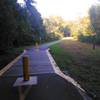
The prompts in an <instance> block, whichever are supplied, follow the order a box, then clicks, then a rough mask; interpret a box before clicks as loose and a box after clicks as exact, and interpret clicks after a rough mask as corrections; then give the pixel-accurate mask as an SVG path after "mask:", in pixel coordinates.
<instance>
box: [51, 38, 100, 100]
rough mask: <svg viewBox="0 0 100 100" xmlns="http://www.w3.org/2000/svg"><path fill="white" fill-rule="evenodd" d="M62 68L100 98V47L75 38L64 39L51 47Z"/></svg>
mask: <svg viewBox="0 0 100 100" xmlns="http://www.w3.org/2000/svg"><path fill="white" fill-rule="evenodd" d="M50 51H51V53H52V55H53V57H54V59H55V61H56V62H57V64H58V66H59V67H60V69H61V70H67V71H69V73H70V74H71V75H72V77H73V78H75V79H76V80H77V81H78V83H80V84H81V86H82V87H83V88H84V89H85V90H86V91H89V92H92V93H94V94H96V95H97V100H100V48H99V47H97V48H96V49H95V50H93V49H92V45H90V44H85V43H81V42H78V41H75V40H64V41H63V42H61V43H58V44H56V45H53V46H51V47H50Z"/></svg>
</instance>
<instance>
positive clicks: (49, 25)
mask: <svg viewBox="0 0 100 100" xmlns="http://www.w3.org/2000/svg"><path fill="white" fill-rule="evenodd" d="M44 26H45V28H46V31H47V37H48V38H55V39H56V38H62V37H64V36H67V34H68V35H70V29H69V27H68V26H67V25H65V21H64V20H63V19H62V18H61V17H59V16H50V17H49V18H44Z"/></svg>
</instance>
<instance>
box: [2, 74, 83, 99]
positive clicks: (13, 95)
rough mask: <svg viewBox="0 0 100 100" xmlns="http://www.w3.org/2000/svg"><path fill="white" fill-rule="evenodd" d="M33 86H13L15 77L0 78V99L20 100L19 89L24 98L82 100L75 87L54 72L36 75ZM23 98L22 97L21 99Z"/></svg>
mask: <svg viewBox="0 0 100 100" xmlns="http://www.w3.org/2000/svg"><path fill="white" fill-rule="evenodd" d="M37 77H38V84H37V85H34V86H24V87H13V86H12V85H13V84H14V82H15V80H16V77H3V78H0V80H1V81H0V94H2V95H0V99H1V100H13V99H14V100H20V99H19V98H20V92H19V89H22V91H23V92H24V93H25V92H27V91H28V93H27V94H26V96H25V95H24V96H25V97H26V99H25V100H83V99H82V97H81V96H80V94H79V93H78V91H77V90H76V89H75V87H74V86H73V85H72V84H70V83H68V82H67V81H66V80H64V79H63V78H61V77H59V76H58V75H56V74H42V75H37ZM22 100H23V99H22Z"/></svg>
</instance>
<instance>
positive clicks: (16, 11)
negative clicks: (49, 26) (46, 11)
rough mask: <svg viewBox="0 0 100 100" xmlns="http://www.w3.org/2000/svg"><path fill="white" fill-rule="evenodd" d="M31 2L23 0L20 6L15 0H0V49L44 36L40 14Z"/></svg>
mask: <svg viewBox="0 0 100 100" xmlns="http://www.w3.org/2000/svg"><path fill="white" fill-rule="evenodd" d="M33 3H35V2H34V0H25V4H24V5H23V6H21V5H20V4H18V3H17V0H1V1H0V51H4V50H6V49H8V48H10V47H14V46H20V45H26V44H29V43H32V42H33V41H35V40H36V38H39V37H42V38H44V37H45V34H44V32H45V29H44V26H43V22H42V18H41V15H40V13H39V12H38V11H37V9H36V8H35V6H34V5H33Z"/></svg>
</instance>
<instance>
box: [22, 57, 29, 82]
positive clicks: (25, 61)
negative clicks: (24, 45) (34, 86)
mask: <svg viewBox="0 0 100 100" xmlns="http://www.w3.org/2000/svg"><path fill="white" fill-rule="evenodd" d="M23 79H24V81H28V80H29V59H28V57H27V56H25V57H23Z"/></svg>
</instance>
